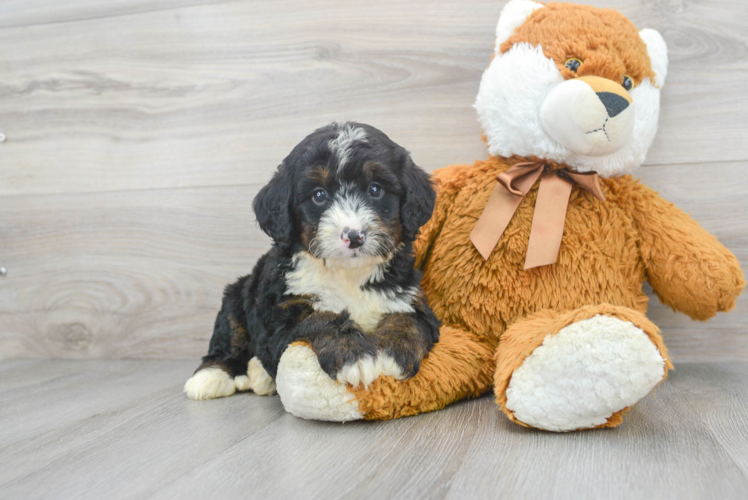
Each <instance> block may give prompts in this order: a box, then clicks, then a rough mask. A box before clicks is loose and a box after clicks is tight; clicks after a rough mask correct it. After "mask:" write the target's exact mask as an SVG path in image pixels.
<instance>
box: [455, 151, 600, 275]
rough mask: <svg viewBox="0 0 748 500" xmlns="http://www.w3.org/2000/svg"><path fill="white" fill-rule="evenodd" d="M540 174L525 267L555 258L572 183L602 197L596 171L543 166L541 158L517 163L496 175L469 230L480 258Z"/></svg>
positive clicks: (495, 242)
mask: <svg viewBox="0 0 748 500" xmlns="http://www.w3.org/2000/svg"><path fill="white" fill-rule="evenodd" d="M541 175H542V178H541V180H540V188H539V189H538V196H537V199H536V201H535V213H534V215H533V218H532V227H531V229H530V241H529V243H528V245H527V255H526V257H525V269H532V268H534V267H539V266H545V265H548V264H554V263H555V262H556V259H557V258H558V251H559V249H560V248H561V238H562V237H563V233H564V220H565V218H566V207H567V205H568V203H569V196H570V195H571V189H572V186H573V184H575V183H576V184H577V185H579V186H580V187H581V188H583V189H584V190H586V191H588V192H589V193H590V194H592V195H593V196H594V197H595V198H597V199H598V200H600V201H605V193H603V190H602V187H601V186H600V179H599V177H598V175H597V172H585V173H579V172H573V171H571V170H569V169H568V168H564V169H561V170H552V169H549V168H546V164H545V163H543V162H525V163H517V164H515V165H514V166H512V167H511V168H509V169H508V170H506V171H505V172H502V173H500V174H499V175H498V177H497V180H498V184H497V185H496V187H495V188H494V190H493V192H491V196H490V198H489V199H488V203H487V204H486V207H485V208H484V209H483V213H482V214H481V216H480V218H478V222H477V223H476V224H475V227H474V228H473V231H472V233H470V241H472V242H473V245H475V248H476V249H477V250H478V252H480V254H481V255H482V256H483V258H484V259H486V260H488V258H489V257H490V256H491V252H493V249H494V248H495V247H496V244H497V243H498V242H499V239H500V238H501V235H502V234H504V231H505V230H506V228H507V226H508V225H509V222H510V221H511V220H512V217H513V216H514V212H516V211H517V208H518V207H519V204H520V203H521V202H522V199H523V198H524V196H525V195H526V194H527V193H528V192H530V189H532V186H533V185H535V182H536V181H537V180H538V177H541Z"/></svg>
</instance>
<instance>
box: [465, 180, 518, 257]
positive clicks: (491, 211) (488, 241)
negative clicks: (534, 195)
mask: <svg viewBox="0 0 748 500" xmlns="http://www.w3.org/2000/svg"><path fill="white" fill-rule="evenodd" d="M522 198H523V197H522V196H519V195H516V194H512V193H510V192H509V191H507V190H506V189H505V188H504V186H502V185H501V184H498V183H497V184H496V187H495V188H494V189H493V191H492V192H491V196H490V197H489V198H488V203H486V208H484V209H483V213H482V214H481V215H480V218H478V222H477V223H476V224H475V227H474V228H473V232H471V233H470V241H472V242H473V245H475V248H476V249H477V250H478V252H479V253H480V254H481V255H482V256H483V259H484V260H488V258H489V257H490V256H491V252H493V249H494V248H496V244H497V243H498V242H499V239H500V238H501V235H502V234H504V230H505V229H506V227H507V226H508V225H509V221H510V220H512V217H513V216H514V212H516V211H517V207H519V204H520V203H521V202H522Z"/></svg>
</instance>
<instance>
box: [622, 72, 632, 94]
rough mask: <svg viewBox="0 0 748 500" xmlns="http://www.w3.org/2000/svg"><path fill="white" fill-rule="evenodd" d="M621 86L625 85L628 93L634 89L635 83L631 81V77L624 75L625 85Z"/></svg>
mask: <svg viewBox="0 0 748 500" xmlns="http://www.w3.org/2000/svg"><path fill="white" fill-rule="evenodd" d="M621 85H623V88H625V89H626V91H627V92H628V91H629V90H631V89H632V88H634V81H633V80H632V79H631V77H630V76H628V75H623V83H622V84H621Z"/></svg>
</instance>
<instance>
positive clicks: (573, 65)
mask: <svg viewBox="0 0 748 500" xmlns="http://www.w3.org/2000/svg"><path fill="white" fill-rule="evenodd" d="M581 64H582V61H581V60H580V59H577V58H576V57H572V58H571V59H569V60H567V61H566V64H564V66H566V67H567V68H569V69H570V70H572V71H573V72H574V73H576V72H577V71H579V66H580V65H581Z"/></svg>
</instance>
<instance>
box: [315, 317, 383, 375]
mask: <svg viewBox="0 0 748 500" xmlns="http://www.w3.org/2000/svg"><path fill="white" fill-rule="evenodd" d="M312 349H313V350H314V352H315V353H316V354H317V357H318V358H319V364H320V366H321V367H322V369H323V370H324V371H325V373H327V374H328V375H329V376H330V378H332V379H334V380H337V381H339V382H341V383H348V384H351V385H352V386H354V387H358V386H359V385H360V384H364V386H366V387H368V386H369V384H371V383H372V382H373V381H374V379H375V378H377V377H378V376H379V374H380V373H381V370H379V369H378V365H377V362H376V346H375V345H374V343H373V342H372V341H371V340H370V339H368V338H367V337H366V335H365V333H364V332H363V331H362V330H361V328H360V327H359V326H358V325H357V324H356V323H355V322H354V321H351V320H347V321H344V322H341V323H338V324H336V325H334V328H332V329H331V330H328V331H326V332H325V333H324V334H321V335H318V336H317V337H316V338H315V339H314V340H313V341H312Z"/></svg>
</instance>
